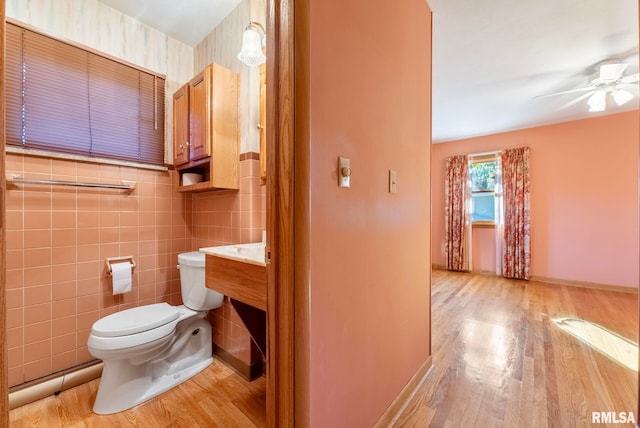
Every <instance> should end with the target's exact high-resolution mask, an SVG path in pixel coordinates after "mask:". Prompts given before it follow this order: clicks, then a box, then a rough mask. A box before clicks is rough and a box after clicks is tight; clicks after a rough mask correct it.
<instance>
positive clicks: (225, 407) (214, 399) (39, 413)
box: [9, 360, 266, 428]
mask: <svg viewBox="0 0 640 428" xmlns="http://www.w3.org/2000/svg"><path fill="white" fill-rule="evenodd" d="M98 383H99V379H96V380H94V381H91V382H88V383H86V384H83V385H79V386H77V387H75V388H71V389H69V390H66V391H63V392H61V393H60V394H58V395H55V396H51V397H47V398H45V399H43V400H39V401H36V402H34V403H31V404H27V405H26V406H22V407H18V408H16V409H13V410H11V411H10V412H9V418H10V424H11V425H10V426H11V427H12V428H13V427H16V428H18V427H20V428H23V427H24V428H36V427H43V428H58V427H65V428H66V427H74V428H75V427H78V428H111V427H113V428H122V427H140V428H183V427H184V428H198V427H202V428H210V427H224V428H226V427H241V428H244V427H264V426H266V405H265V396H266V382H265V379H264V377H261V378H258V379H256V380H255V381H253V382H248V381H246V380H244V379H243V378H242V377H241V376H240V375H238V374H236V373H235V372H234V371H233V370H232V369H230V368H229V367H227V366H226V365H224V363H222V362H220V361H218V360H214V362H213V364H212V365H211V366H209V367H208V368H207V369H205V370H204V371H203V372H201V373H199V374H198V375H196V376H195V377H193V378H192V379H189V380H188V381H186V382H184V383H183V384H181V385H179V386H177V387H175V388H173V389H171V390H169V391H167V392H165V393H164V394H161V395H159V396H158V397H155V398H153V399H151V400H149V401H147V402H145V403H142V404H140V405H138V406H136V407H134V408H133V409H129V410H126V411H124V412H120V413H116V414H113V415H96V414H94V413H93V411H92V406H93V402H94V400H95V397H96V394H97V391H98Z"/></svg>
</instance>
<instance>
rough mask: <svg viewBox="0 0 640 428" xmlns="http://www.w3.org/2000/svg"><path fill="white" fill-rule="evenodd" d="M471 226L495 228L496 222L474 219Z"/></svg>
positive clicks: (475, 227)
mask: <svg viewBox="0 0 640 428" xmlns="http://www.w3.org/2000/svg"><path fill="white" fill-rule="evenodd" d="M471 227H472V228H474V229H495V228H496V224H495V222H493V221H474V222H473V223H471Z"/></svg>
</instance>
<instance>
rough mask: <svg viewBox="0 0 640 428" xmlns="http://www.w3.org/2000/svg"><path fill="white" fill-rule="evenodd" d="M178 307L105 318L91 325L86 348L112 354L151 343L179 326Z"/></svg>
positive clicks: (146, 308) (165, 306)
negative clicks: (112, 352) (114, 351)
mask: <svg viewBox="0 0 640 428" xmlns="http://www.w3.org/2000/svg"><path fill="white" fill-rule="evenodd" d="M179 316H180V311H179V309H178V307H174V306H171V305H169V304H167V303H155V304H152V305H145V306H140V307H137V308H132V309H126V310H124V311H120V312H116V313H114V314H111V315H108V316H106V317H104V318H102V319H100V320H98V321H96V322H95V323H94V324H93V328H92V329H91V334H90V335H89V341H88V346H89V348H90V349H93V350H103V351H113V350H117V349H125V348H131V347H134V346H140V345H144V344H147V343H151V342H154V341H156V340H159V339H162V338H163V337H166V336H169V335H171V334H172V333H173V331H174V330H175V328H176V325H177V324H178V321H179V319H178V318H179Z"/></svg>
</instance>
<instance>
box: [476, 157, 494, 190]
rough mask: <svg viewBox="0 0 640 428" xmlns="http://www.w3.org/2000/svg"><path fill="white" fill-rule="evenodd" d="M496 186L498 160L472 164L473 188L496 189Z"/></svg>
mask: <svg viewBox="0 0 640 428" xmlns="http://www.w3.org/2000/svg"><path fill="white" fill-rule="evenodd" d="M495 186H496V162H495V161H490V162H474V163H472V164H471V190H472V191H482V190H494V189H495Z"/></svg>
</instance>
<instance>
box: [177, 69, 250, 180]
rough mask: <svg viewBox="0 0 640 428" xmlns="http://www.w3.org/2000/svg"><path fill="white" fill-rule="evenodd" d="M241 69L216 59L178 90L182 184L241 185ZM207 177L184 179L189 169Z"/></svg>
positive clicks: (178, 168) (178, 178) (178, 150)
mask: <svg viewBox="0 0 640 428" xmlns="http://www.w3.org/2000/svg"><path fill="white" fill-rule="evenodd" d="M238 86H239V76H238V74H237V73H235V72H233V71H231V70H229V69H227V68H224V67H222V66H220V65H218V64H210V65H209V66H207V67H206V68H205V69H204V70H202V71H201V72H200V73H198V74H197V75H196V76H195V77H194V78H193V79H191V80H190V81H189V82H188V83H186V84H185V85H184V86H182V87H181V88H180V89H178V90H177V91H176V92H175V94H174V95H173V153H174V159H173V162H174V163H173V164H174V167H175V168H176V170H177V171H178V174H176V176H177V181H178V182H177V183H176V187H177V190H178V191H180V192H201V191H207V190H216V189H238V188H239V182H240V177H239V170H240V154H239V151H240V147H239V145H240V138H239V124H238ZM185 173H196V174H200V175H202V176H203V180H202V182H199V183H195V184H191V185H184V183H183V174H185Z"/></svg>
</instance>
